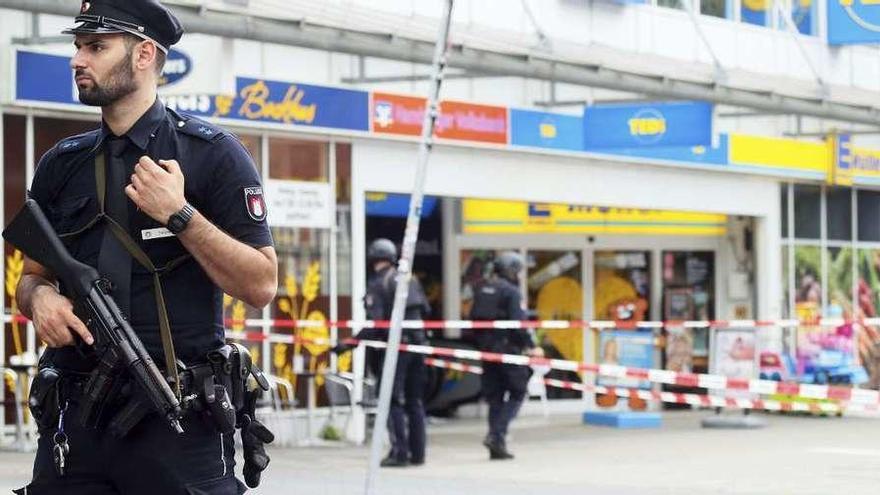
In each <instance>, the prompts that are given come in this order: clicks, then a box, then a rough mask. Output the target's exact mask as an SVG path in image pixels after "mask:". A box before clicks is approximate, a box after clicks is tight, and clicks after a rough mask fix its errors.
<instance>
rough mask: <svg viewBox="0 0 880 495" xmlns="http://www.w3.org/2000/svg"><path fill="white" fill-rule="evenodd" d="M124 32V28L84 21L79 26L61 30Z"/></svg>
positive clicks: (100, 32)
mask: <svg viewBox="0 0 880 495" xmlns="http://www.w3.org/2000/svg"><path fill="white" fill-rule="evenodd" d="M124 32H125V31H123V30H122V29H117V28H113V27H107V26H103V25H101V24H97V23H94V22H83V23H82V24H80V25H78V26H74V27H71V28H67V29H65V30H64V31H61V34H118V33H124Z"/></svg>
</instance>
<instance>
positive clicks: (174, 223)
mask: <svg viewBox="0 0 880 495" xmlns="http://www.w3.org/2000/svg"><path fill="white" fill-rule="evenodd" d="M183 227H184V223H183V221H182V220H181V219H180V217H179V216H177V215H171V218H169V219H168V230H170V231H171V233H172V234H176V233H178V232H180V231H181V230H183Z"/></svg>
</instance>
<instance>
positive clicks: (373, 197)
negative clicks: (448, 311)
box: [365, 192, 443, 319]
mask: <svg viewBox="0 0 880 495" xmlns="http://www.w3.org/2000/svg"><path fill="white" fill-rule="evenodd" d="M409 200H410V197H409V195H408V194H390V193H383V192H368V193H367V194H366V205H365V210H366V214H367V221H366V235H367V238H366V243H367V245H369V244H370V242H372V241H373V240H375V239H378V238H386V239H391V241H393V242H394V243H395V244H396V245H397V249H398V254H400V250H401V243H402V242H403V232H404V230H406V219H407V215H408V213H409ZM413 274H414V275H415V276H416V277H418V279H419V281H420V282H421V283H422V287H423V288H424V289H425V295H426V296H427V297H428V303H429V304H430V305H431V312H430V313H429V314H428V315H426V319H440V318H442V317H443V220H442V212H441V208H440V198H438V197H436V196H425V197H424V200H423V202H422V220H421V223H420V225H419V240H418V242H417V243H416V252H415V260H414V261H413ZM367 275H368V276H369V272H368V273H367Z"/></svg>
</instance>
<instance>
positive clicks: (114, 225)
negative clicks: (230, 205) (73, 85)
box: [59, 152, 190, 400]
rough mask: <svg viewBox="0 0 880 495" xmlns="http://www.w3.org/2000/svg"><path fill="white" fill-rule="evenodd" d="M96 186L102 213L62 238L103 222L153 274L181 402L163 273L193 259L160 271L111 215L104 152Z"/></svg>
mask: <svg viewBox="0 0 880 495" xmlns="http://www.w3.org/2000/svg"><path fill="white" fill-rule="evenodd" d="M95 187H96V189H97V195H98V214H97V215H96V216H95V218H93V219H92V220H90V221H89V222H88V223H87V224H86V225H84V226H83V227H82V228H80V229H77V230H75V231H73V232H69V233H65V234H61V235H60V236H59V237H61V238H62V239H67V238H72V237H76V236H79V235H81V234H82V233H84V232H85V231H87V230H89V229H90V228H92V227H94V226H95V225H96V224H97V223H98V222H100V221H102V220H103V221H105V222H106V224H107V227H108V228H109V229H110V231H111V232H112V233H113V235H114V236H116V239H117V240H118V241H119V242H120V243H121V244H122V246H124V247H125V250H126V251H128V253H129V254H130V255H131V257H132V258H133V259H135V260H136V261H137V262H138V263H139V264H140V265H141V266H142V267H144V268H145V269H146V270H148V271H149V272H150V273H151V274H152V275H153V294H154V295H155V297H156V308H157V310H158V313H159V314H158V316H159V334H160V336H161V338H162V349H163V351H164V354H165V369H166V372H167V373H170V374H171V379H172V380H173V382H174V393H175V395H177V399H178V400H180V399H181V393H180V375H179V373H178V370H177V356H176V354H175V352H174V342H173V340H172V339H171V322H170V320H169V319H168V310H167V308H166V307H165V297H164V295H163V293H162V280H161V276H162V274H163V273H167V272H169V271H171V270H173V269H174V268H177V267H178V266H180V265H181V264H183V263H184V262H185V261H187V260H188V259H189V258H190V255H189V254H185V255H183V256H179V257H177V258H175V259H173V260H171V261H169V262H168V263H167V264H166V265H165V266H163V267H161V268H156V265H155V264H153V261H152V260H151V259H150V257H149V256H147V253H145V252H144V250H143V249H141V247H140V246H138V243H137V242H136V241H135V240H134V239H132V237H131V235H130V234H129V233H128V230H127V229H126V228H125V227H123V226H122V225H120V224H119V223H118V222H117V221H116V220H114V219H113V218H112V217H111V216H110V215H108V214H107V212H106V207H105V197H106V194H107V166H106V161H105V158H104V153H102V152H98V153H97V154H96V155H95ZM103 247H104V245H103V244H102V248H103ZM99 257H100V255H99Z"/></svg>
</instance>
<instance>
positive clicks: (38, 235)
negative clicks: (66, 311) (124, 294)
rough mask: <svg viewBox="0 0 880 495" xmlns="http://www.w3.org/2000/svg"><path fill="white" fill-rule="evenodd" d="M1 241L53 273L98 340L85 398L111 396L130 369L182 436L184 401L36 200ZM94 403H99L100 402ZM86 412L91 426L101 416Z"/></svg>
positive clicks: (148, 399) (105, 284) (91, 270)
mask: <svg viewBox="0 0 880 495" xmlns="http://www.w3.org/2000/svg"><path fill="white" fill-rule="evenodd" d="M3 238H4V239H6V240H7V241H8V242H9V243H11V244H12V245H14V246H15V247H17V248H18V249H20V250H21V251H22V252H23V253H24V254H25V255H27V256H28V257H29V258H31V259H32V260H34V261H36V262H37V263H39V264H41V265H43V266H44V267H46V268H47V269H49V270H50V271H51V272H52V273H53V274H55V276H56V277H57V278H58V280H60V281H61V282H62V283H63V284H64V287H65V288H66V289H67V290H68V291H69V292H70V293H71V294H72V296H73V308H74V313H75V314H76V315H77V317H79V318H80V319H81V320H82V321H83V322H85V324H86V326H87V327H88V328H89V331H90V332H91V333H92V335H94V336H95V345H94V351H95V354H96V355H97V357H98V358H99V360H100V361H99V362H100V364H99V365H98V366H99V368H103V371H104V372H103V373H98V375H97V380H93V381H92V383H90V384H89V387H88V390H87V392H86V393H87V395H89V396H91V395H95V396H96V397H89V398H100V397H101V395H102V394H105V393H107V392H108V390H109V389H110V388H111V387H112V386H113V381H114V377H113V374H117V373H118V372H120V371H123V370H127V371H128V373H129V374H130V377H131V379H132V380H133V381H134V382H135V383H137V385H138V387H139V388H140V389H141V391H142V392H143V394H144V396H145V398H146V400H145V402H147V403H148V404H151V405H152V406H153V408H154V409H155V410H156V411H157V412H158V413H159V415H160V416H161V417H162V418H164V419H165V421H166V422H167V423H168V425H169V426H170V427H171V428H172V429H173V430H174V431H176V432H177V433H183V428H182V427H181V426H180V419H181V417H182V416H183V412H182V410H181V405H180V401H179V400H178V399H177V396H175V394H174V392H173V391H172V390H171V387H170V386H169V384H168V381H166V379H165V378H164V377H163V376H162V373H161V372H160V371H159V368H157V367H156V363H155V362H154V361H153V359H152V358H151V357H150V355H149V354H148V353H147V350H146V348H144V344H143V343H142V342H141V340H140V339H139V338H138V336H137V334H135V332H134V329H132V328H131V325H130V324H129V323H128V320H126V317H125V316H124V315H123V313H122V311H120V309H119V306H117V305H116V301H114V300H113V298H112V297H111V296H110V287H109V282H108V281H107V280H106V279H103V278H101V276H100V275H99V274H98V272H97V270H95V269H94V268H92V267H91V266H89V265H86V264H85V263H81V262H79V261H77V260H76V259H74V258H73V256H71V255H70V253H69V252H68V251H67V248H66V247H65V246H64V244H63V243H62V242H61V239H60V238H59V237H58V235H57V234H56V233H55V231H54V230H53V229H52V225H51V224H50V223H49V220H48V219H47V218H46V215H45V214H44V213H43V211H42V210H41V209H40V206H39V205H38V204H37V202H36V201H34V200H32V199H28V200H26V201H25V203H24V207H22V209H21V211H19V212H18V214H16V215H15V218H13V219H12V222H11V223H10V224H9V226H8V227H6V229H5V230H4V231H3ZM81 344H82V343H81ZM102 375H103V376H102ZM92 402H93V403H94V404H101V401H100V400H98V401H92ZM83 412H84V414H83V418H84V421H85V422H87V423H88V422H89V421H90V420H95V418H97V417H98V416H99V415H100V411H99V410H98V411H83Z"/></svg>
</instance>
